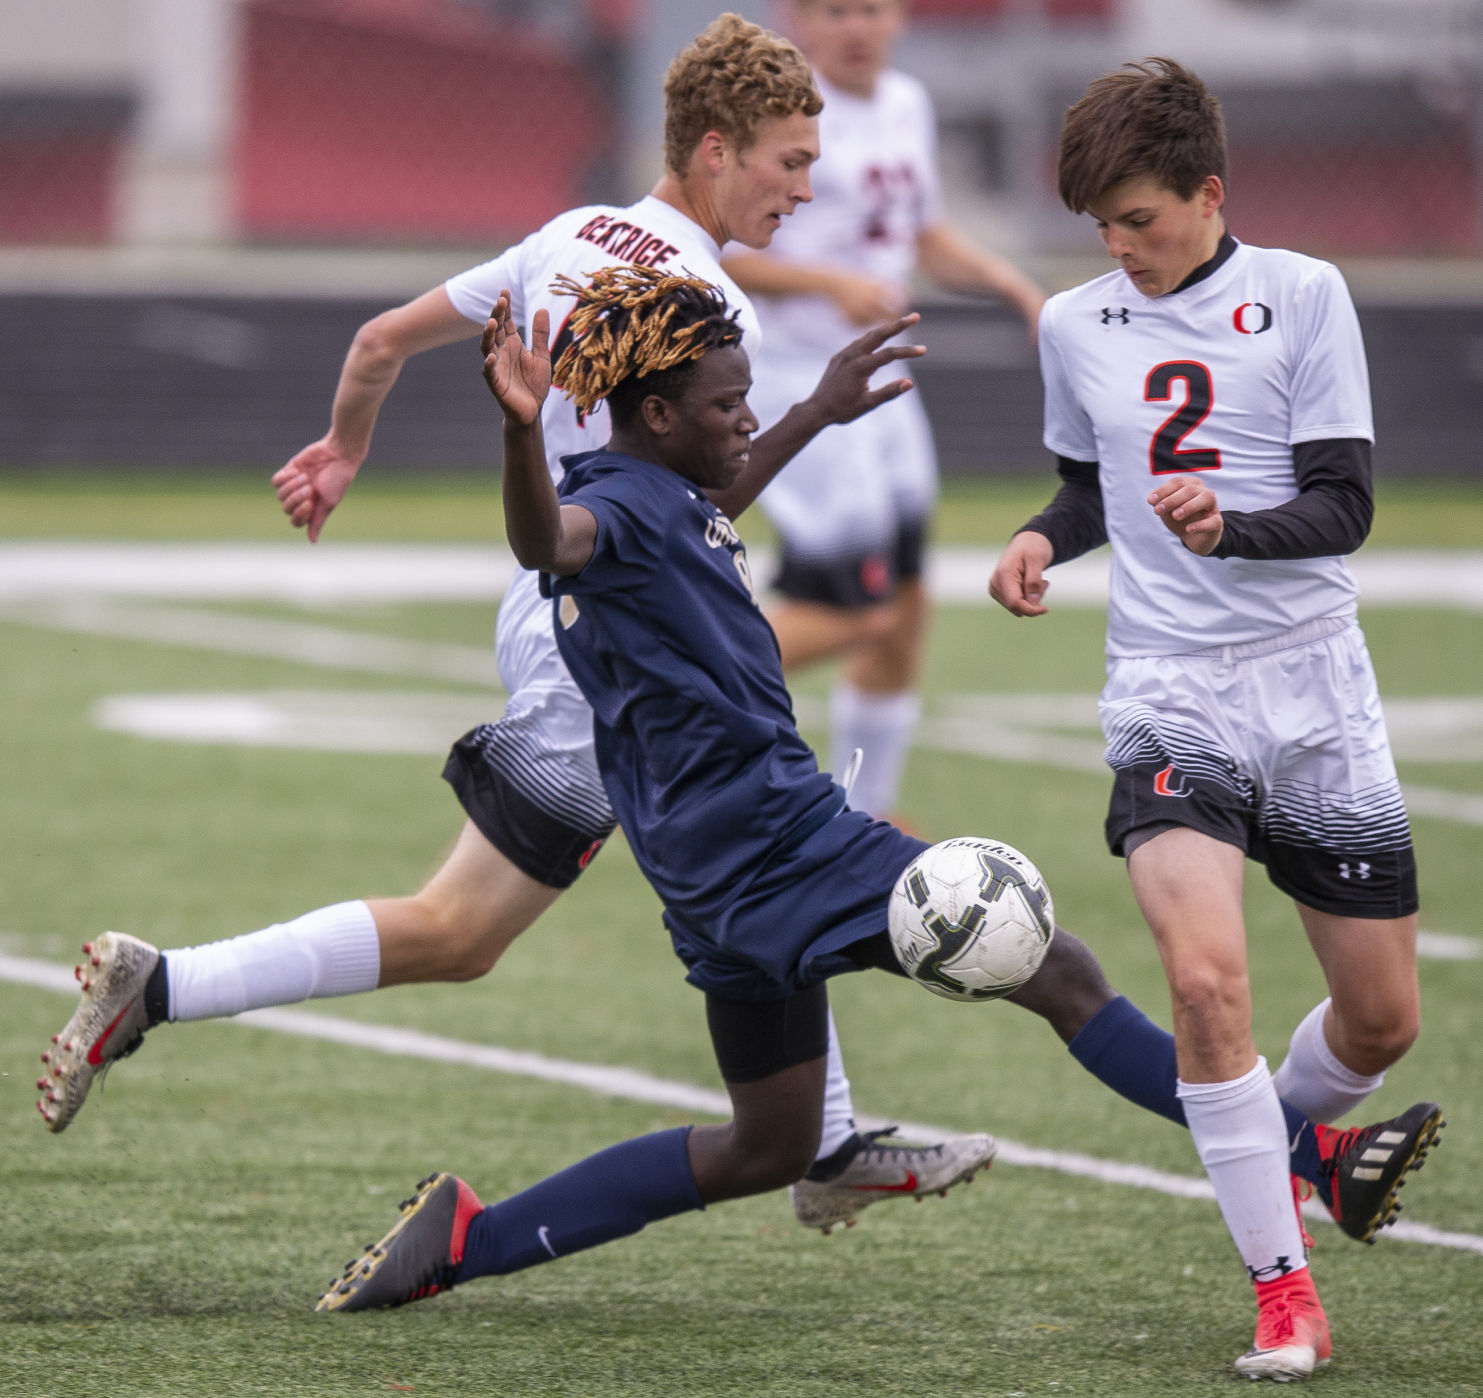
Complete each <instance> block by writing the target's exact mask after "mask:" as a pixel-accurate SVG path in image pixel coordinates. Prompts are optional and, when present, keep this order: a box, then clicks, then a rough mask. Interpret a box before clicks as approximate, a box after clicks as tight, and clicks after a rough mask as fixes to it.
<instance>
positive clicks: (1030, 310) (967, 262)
mask: <svg viewBox="0 0 1483 1398" xmlns="http://www.w3.org/2000/svg"><path fill="white" fill-rule="evenodd" d="M917 266H918V267H919V268H920V269H921V270H922V272H924V273H925V274H926V275H927V276H928V277H930V278H931V279H932V280H933V281H935V282H937V283H938V284H939V285H941V286H945V287H947V288H949V289H950V290H953V291H966V292H974V293H977V294H979V295H989V296H999V297H1002V298H1003V299H1004V300H1006V301H1008V302H1009V303H1010V304H1011V305H1013V306H1014V307H1016V309H1018V311H1019V312H1020V314H1021V315H1022V316H1024V318H1025V321H1026V323H1027V324H1028V325H1029V326H1030V328H1031V329H1032V330H1033V329H1034V328H1035V323H1036V321H1037V320H1038V319H1039V316H1040V308H1041V306H1043V305H1044V304H1045V293H1044V292H1043V291H1042V290H1041V289H1040V287H1039V286H1038V285H1037V284H1036V283H1035V282H1034V281H1033V280H1032V279H1031V278H1030V277H1028V276H1027V275H1026V274H1025V273H1024V272H1022V271H1020V269H1019V268H1018V267H1016V266H1015V265H1014V263H1012V262H1011V261H1009V259H1008V258H1006V257H1001V256H1000V255H999V254H998V253H996V252H990V251H989V250H988V249H987V248H981V247H979V246H978V245H977V244H975V243H972V242H970V241H969V240H968V239H967V238H965V237H964V236H963V235H962V234H961V233H959V232H958V230H957V229H956V228H954V227H953V226H952V225H951V224H946V223H939V224H935V225H934V226H933V227H931V228H927V229H924V230H923V231H922V232H921V233H920V234H918V236H917Z"/></svg>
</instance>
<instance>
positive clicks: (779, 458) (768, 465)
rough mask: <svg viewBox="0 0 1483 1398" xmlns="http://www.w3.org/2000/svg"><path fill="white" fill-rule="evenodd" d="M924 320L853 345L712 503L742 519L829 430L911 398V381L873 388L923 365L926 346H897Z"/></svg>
mask: <svg viewBox="0 0 1483 1398" xmlns="http://www.w3.org/2000/svg"><path fill="white" fill-rule="evenodd" d="M920 319H921V317H920V316H919V315H917V314H916V312H915V311H913V312H912V313H911V314H909V315H904V316H898V317H896V319H894V320H889V321H886V322H884V323H883V324H881V325H877V326H875V327H874V328H873V329H870V330H867V331H866V332H865V334H863V335H861V336H859V337H858V338H856V339H854V340H851V341H850V343H849V344H847V345H846V346H845V347H844V348H843V349H842V350H840V351H839V353H838V354H836V355H835V356H834V357H833V358H832V359H831V360H830V361H829V363H828V365H827V366H826V367H825V369H824V372H823V374H822V375H821V376H820V378H819V382H818V383H817V384H816V385H815V387H814V391H813V392H812V393H811V394H809V396H808V397H807V398H805V399H804V400H803V402H801V403H795V404H794V405H793V406H792V407H791V408H789V409H788V411H787V412H786V413H784V414H783V416H782V417H781V418H780V419H779V420H778V421H777V422H776V423H775V424H774V425H773V426H772V427H770V428H769V429H768V430H767V431H766V432H764V433H763V434H762V435H761V436H760V437H758V438H757V439H756V441H754V442H753V443H752V450H751V453H750V456H749V459H748V461H747V466H746V469H745V470H744V471H743V472H742V474H741V475H740V476H739V477H738V478H737V480H736V481H735V482H734V483H733V484H732V485H730V486H728V487H727V488H726V489H725V490H718V491H711V492H709V494H710V498H711V500H712V501H713V502H714V503H715V504H716V505H717V506H718V507H719V508H720V509H721V510H722V511H723V512H724V513H726V514H727V515H729V516H730V517H731V518H732V519H735V518H736V517H737V516H738V515H739V514H741V513H742V511H743V510H745V509H746V508H747V507H748V506H749V505H750V504H751V503H752V502H753V501H754V500H755V499H756V498H757V497H758V496H759V495H760V494H761V493H762V491H763V489H764V487H766V485H767V484H768V482H770V481H771V480H772V478H773V477H774V476H776V475H777V473H778V472H779V471H781V470H782V469H783V467H784V466H786V465H787V464H788V462H790V461H791V460H792V459H793V458H794V457H795V456H797V455H798V453H799V452H800V451H802V450H803V448H804V447H805V446H807V445H808V443H809V442H811V441H812V440H813V439H814V438H815V437H816V436H818V434H819V433H820V432H822V431H823V430H824V428H826V427H828V426H831V425H832V424H834V423H840V422H853V421H854V420H855V419H856V418H857V417H863V416H864V415H865V414H866V413H868V412H870V411H871V410H872V409H873V408H878V407H879V406H880V405H881V404H882V403H886V402H889V401H890V400H891V399H892V398H899V397H900V396H901V395H902V394H903V393H909V392H910V391H911V388H912V382H911V380H910V379H896V380H893V381H892V382H891V383H888V384H884V385H882V386H881V387H880V388H871V387H870V380H871V378H872V377H873V376H874V375H875V374H876V373H877V372H878V371H879V370H880V369H882V368H884V367H885V366H886V365H887V364H894V363H896V362H898V361H900V360H903V359H918V358H920V357H921V356H922V355H924V354H926V352H927V351H926V349H925V348H924V347H923V346H921V345H892V344H888V343H887V341H889V340H893V339H894V338H895V337H896V336H897V335H900V334H901V333H902V332H903V331H905V330H908V329H910V328H911V327H912V326H913V325H915V324H916V323H917V322H918V321H919V320H920Z"/></svg>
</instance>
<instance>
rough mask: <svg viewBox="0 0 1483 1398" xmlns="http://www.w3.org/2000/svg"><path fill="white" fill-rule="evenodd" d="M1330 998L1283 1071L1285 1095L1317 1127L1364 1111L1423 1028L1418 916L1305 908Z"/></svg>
mask: <svg viewBox="0 0 1483 1398" xmlns="http://www.w3.org/2000/svg"><path fill="white" fill-rule="evenodd" d="M1298 912H1299V915H1300V916H1301V917H1302V920H1303V926H1304V929H1305V930H1306V931H1307V933H1308V940H1309V942H1310V944H1311V945H1312V947H1313V950H1314V952H1315V954H1316V955H1317V957H1318V961H1319V964H1320V965H1321V966H1322V967H1323V974H1324V979H1325V980H1326V981H1327V982H1328V986H1329V998H1328V999H1326V1000H1324V1001H1323V1002H1322V1003H1320V1004H1319V1005H1317V1006H1315V1008H1314V1009H1313V1010H1312V1011H1310V1012H1309V1014H1308V1015H1307V1016H1306V1017H1305V1018H1304V1019H1303V1020H1302V1021H1301V1023H1300V1024H1299V1025H1298V1027H1297V1029H1296V1030H1295V1031H1294V1033H1293V1037H1292V1043H1291V1046H1290V1048H1289V1050H1288V1055H1287V1057H1286V1059H1284V1060H1283V1064H1282V1067H1281V1069H1280V1070H1279V1072H1278V1081H1279V1083H1280V1084H1281V1086H1282V1089H1283V1092H1284V1094H1285V1095H1287V1096H1288V1097H1290V1098H1291V1099H1292V1100H1294V1101H1296V1102H1298V1103H1299V1104H1301V1105H1302V1107H1303V1109H1304V1110H1305V1111H1306V1112H1307V1113H1308V1115H1309V1116H1311V1117H1312V1118H1313V1119H1314V1120H1315V1121H1322V1122H1331V1121H1335V1120H1337V1119H1338V1118H1339V1117H1341V1116H1343V1115H1344V1114H1345V1113H1346V1112H1348V1111H1350V1110H1352V1109H1353V1108H1354V1107H1357V1106H1358V1105H1359V1104H1360V1103H1361V1102H1363V1101H1364V1100H1365V1098H1366V1097H1368V1096H1369V1095H1370V1094H1371V1093H1372V1092H1374V1091H1375V1089H1376V1088H1378V1087H1379V1086H1380V1085H1381V1083H1382V1082H1384V1080H1385V1070H1386V1069H1387V1068H1389V1067H1390V1065H1391V1064H1392V1063H1395V1062H1396V1061H1398V1060H1399V1059H1400V1058H1401V1056H1402V1055H1403V1054H1404V1053H1405V1052H1406V1050H1407V1049H1409V1048H1410V1047H1411V1045H1412V1044H1413V1043H1414V1042H1415V1040H1416V1036H1417V1034H1418V1032H1419V1031H1420V1027H1421V992H1420V986H1419V984H1418V981H1417V974H1416V917H1415V914H1411V915H1409V916H1407V917H1402V918H1386V919H1380V918H1359V917H1345V916H1341V915H1338V914H1334V913H1325V912H1320V911H1319V910H1318V909H1316V908H1310V907H1306V906H1304V905H1303V904H1301V903H1300V904H1298Z"/></svg>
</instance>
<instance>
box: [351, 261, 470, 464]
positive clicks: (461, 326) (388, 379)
mask: <svg viewBox="0 0 1483 1398" xmlns="http://www.w3.org/2000/svg"><path fill="white" fill-rule="evenodd" d="M478 333H479V326H478V325H476V324H475V323H474V322H473V321H471V320H469V319H467V318H466V317H465V316H463V315H462V314H460V313H459V312H458V311H457V310H455V309H454V306H453V303H452V302H451V301H450V300H449V299H448V293H447V292H446V291H444V289H443V288H442V287H440V286H439V287H434V288H433V289H432V290H431V291H428V292H424V293H423V295H421V296H419V297H417V298H416V299H415V300H413V301H409V302H407V303H406V305H403V306H396V307H394V308H393V309H391V310H389V311H383V312H382V313H381V314H380V315H378V316H373V317H372V318H371V319H370V320H368V321H367V322H366V323H365V324H364V325H362V326H361V328H360V329H359V330H358V331H356V333H355V339H354V340H352V341H351V343H350V349H349V351H348V352H347V353H346V355H345V363H344V366H343V367H342V368H341V370H340V381H339V383H338V385H337V386H336V388H335V401H334V404H333V406H332V407H331V409H330V430H329V432H328V434H327V435H326V441H328V442H330V443H331V444H332V445H333V446H334V447H335V448H336V450H337V451H338V452H339V453H340V454H341V455H342V456H344V457H345V458H346V459H347V460H350V461H353V462H355V464H356V465H357V466H358V465H359V464H360V463H361V462H362V461H364V460H365V458H366V454H367V453H368V452H369V451H370V449H371V435H372V433H373V432H374V431H375V428H376V418H377V416H378V415H379V413H380V412H381V405H382V404H383V403H384V402H385V401H386V398H387V395H388V394H389V393H390V392H391V390H392V388H393V387H394V386H395V384H396V381H397V379H398V377H399V376H400V375H401V372H402V366H403V365H404V364H405V363H406V362H407V360H408V359H410V358H412V356H413V355H417V354H422V353H423V352H425V351H426V350H430V349H436V348H437V347H438V346H440V345H447V344H453V343H454V342H456V341H458V340H465V339H472V338H473V337H474V336H475V335H477V334H478Z"/></svg>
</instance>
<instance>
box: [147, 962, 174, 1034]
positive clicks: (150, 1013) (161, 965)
mask: <svg viewBox="0 0 1483 1398" xmlns="http://www.w3.org/2000/svg"><path fill="white" fill-rule="evenodd" d="M144 1018H145V1020H146V1021H147V1027H148V1028H150V1029H153V1028H154V1027H155V1025H157V1024H159V1023H160V1022H161V1021H162V1020H167V1019H169V1018H170V977H169V974H168V973H167V972H166V970H165V958H164V957H163V956H162V957H160V959H159V962H158V963H157V964H156V966H155V968H154V970H153V971H151V972H150V973H149V979H148V980H147V981H145V982H144Z"/></svg>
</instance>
